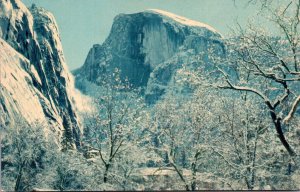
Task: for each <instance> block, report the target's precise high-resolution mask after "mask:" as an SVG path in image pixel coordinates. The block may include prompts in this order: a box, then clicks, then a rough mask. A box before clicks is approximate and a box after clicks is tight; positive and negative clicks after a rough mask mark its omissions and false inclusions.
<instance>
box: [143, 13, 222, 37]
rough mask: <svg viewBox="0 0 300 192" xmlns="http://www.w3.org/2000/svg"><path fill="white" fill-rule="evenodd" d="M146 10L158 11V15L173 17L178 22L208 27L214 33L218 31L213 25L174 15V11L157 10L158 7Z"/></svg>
mask: <svg viewBox="0 0 300 192" xmlns="http://www.w3.org/2000/svg"><path fill="white" fill-rule="evenodd" d="M148 11H150V12H154V13H158V14H160V15H163V16H166V17H169V18H170V19H173V20H175V21H177V22H178V23H181V24H183V25H187V26H194V27H202V28H206V29H208V30H210V31H212V32H214V33H218V31H217V30H216V29H214V28H213V27H211V26H209V25H207V24H205V23H201V22H199V21H194V20H191V19H188V18H186V17H182V16H179V15H175V14H174V13H170V12H167V11H163V10H159V9H148Z"/></svg>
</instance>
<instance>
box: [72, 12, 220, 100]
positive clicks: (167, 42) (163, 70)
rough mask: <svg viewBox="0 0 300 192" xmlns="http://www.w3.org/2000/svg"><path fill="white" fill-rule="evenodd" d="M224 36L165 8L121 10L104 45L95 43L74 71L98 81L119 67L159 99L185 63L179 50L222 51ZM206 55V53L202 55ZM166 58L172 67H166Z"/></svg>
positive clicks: (153, 98) (131, 81)
mask: <svg viewBox="0 0 300 192" xmlns="http://www.w3.org/2000/svg"><path fill="white" fill-rule="evenodd" d="M221 39H222V37H221V35H220V34H219V33H218V32H217V31H216V30H215V29H213V28H212V27H210V26H208V25H206V24H203V23H200V22H197V21H192V20H189V19H187V18H184V17H181V16H177V15H175V14H172V13H168V12H166V11H162V10H147V11H144V12H141V13H136V14H120V15H118V16H117V17H116V18H115V19H114V22H113V25H112V29H111V32H110V35H109V37H108V38H107V39H106V41H105V42H104V43H103V45H94V46H93V48H92V49H91V50H90V52H89V54H88V56H87V59H86V61H85V63H84V65H83V66H82V67H81V68H80V69H78V70H76V71H75V72H74V74H75V76H76V78H77V80H79V81H80V80H81V79H87V80H89V81H92V82H95V81H97V80H98V79H99V78H101V76H102V75H101V74H103V73H111V72H112V71H113V69H114V68H120V70H121V76H122V77H123V78H126V77H127V78H128V79H129V82H130V83H131V84H133V85H134V86H136V87H146V94H150V96H147V95H146V98H149V100H157V99H158V98H159V97H160V96H161V95H162V94H163V93H164V92H165V89H166V87H167V86H168V83H169V82H170V80H171V79H172V76H173V75H174V74H175V71H176V70H177V69H178V68H180V66H182V64H183V63H178V60H176V59H175V58H180V54H179V53H180V52H182V51H189V50H193V51H194V55H198V54H199V53H200V52H206V53H208V49H210V48H213V49H218V50H219V51H221V52H223V51H224V50H223V43H222V41H221ZM183 55H184V54H183ZM204 55H205V54H204ZM207 58H208V57H207V54H206V58H205V57H203V58H202V59H206V60H207ZM166 62H169V63H170V66H169V67H163V66H166V64H165V63H166ZM159 76H160V77H159ZM152 78H156V79H152ZM154 82H155V85H157V86H154V85H153V83H154ZM152 95H153V96H152ZM149 102H152V101H149Z"/></svg>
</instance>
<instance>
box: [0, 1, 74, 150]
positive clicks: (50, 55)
mask: <svg viewBox="0 0 300 192" xmlns="http://www.w3.org/2000/svg"><path fill="white" fill-rule="evenodd" d="M0 38H2V39H3V40H4V41H6V42H7V43H8V44H9V45H10V46H11V47H12V48H14V49H15V50H16V51H17V52H19V53H20V54H21V57H22V56H23V57H24V59H25V60H28V61H27V62H28V63H30V64H28V66H27V67H25V68H24V67H22V68H21V69H20V70H22V71H25V72H26V73H28V74H29V76H30V78H31V79H32V85H31V86H33V88H34V90H35V91H38V92H39V93H38V94H39V95H41V96H40V98H39V103H41V107H42V109H43V113H44V116H45V117H46V119H49V120H50V121H52V122H55V123H57V124H58V126H57V127H58V132H61V133H60V135H62V132H67V138H68V143H70V144H71V145H73V144H74V143H76V144H77V146H79V136H80V130H79V126H78V120H77V115H76V113H75V110H74V106H73V105H74V103H72V102H71V100H72V96H71V94H72V86H73V85H72V84H73V81H72V78H71V76H70V74H69V72H68V69H67V67H66V64H65V59H64V55H63V50H62V46H61V42H60V38H59V32H58V29H57V25H56V22H55V19H54V17H53V15H52V14H51V13H49V12H47V11H46V10H44V9H42V8H37V7H35V6H33V7H31V9H30V10H28V9H27V8H26V7H25V6H24V5H23V4H22V2H20V1H19V0H8V1H4V0H0ZM8 67H9V66H8ZM31 69H34V70H31ZM33 71H34V72H33ZM41 98H43V99H41ZM28 102H30V101H28ZM3 106H4V105H3V104H2V107H3ZM21 115H22V114H21ZM13 118H14V117H11V119H13Z"/></svg>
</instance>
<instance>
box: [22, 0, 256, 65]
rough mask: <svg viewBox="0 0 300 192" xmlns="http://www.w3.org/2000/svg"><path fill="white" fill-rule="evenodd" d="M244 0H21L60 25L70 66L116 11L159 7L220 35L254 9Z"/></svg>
mask: <svg viewBox="0 0 300 192" xmlns="http://www.w3.org/2000/svg"><path fill="white" fill-rule="evenodd" d="M246 1H247V0H237V1H236V2H237V5H236V6H234V3H233V0H23V2H24V3H25V4H26V5H27V6H30V5H31V4H32V3H35V4H36V5H37V6H41V7H44V8H45V9H47V10H49V11H51V12H52V13H53V15H54V16H55V18H56V21H57V23H58V26H59V29H60V35H61V40H62V44H63V48H64V53H65V57H66V60H67V64H68V66H69V69H71V70H72V69H75V68H78V67H80V66H82V65H83V63H84V60H85V58H86V56H87V53H88V51H89V49H90V48H91V47H92V45H93V44H96V43H100V44H101V43H102V42H103V41H104V40H105V38H106V37H107V36H108V34H109V31H110V28H111V25H112V22H113V18H114V17H115V16H116V15H118V14H119V13H135V12H140V11H143V10H146V9H150V8H153V9H162V10H166V11H169V12H172V13H175V14H178V15H181V16H184V17H188V18H190V19H193V20H197V21H200V22H203V23H206V24H209V25H211V26H212V27H214V28H215V29H217V30H218V31H219V32H221V33H222V34H223V35H225V36H226V34H227V33H228V32H229V28H228V27H229V26H232V25H234V24H235V22H236V20H238V21H239V22H240V23H246V21H247V19H248V18H249V17H250V16H252V15H253V14H254V12H255V8H254V7H251V6H250V7H247V8H246V7H245V4H246Z"/></svg>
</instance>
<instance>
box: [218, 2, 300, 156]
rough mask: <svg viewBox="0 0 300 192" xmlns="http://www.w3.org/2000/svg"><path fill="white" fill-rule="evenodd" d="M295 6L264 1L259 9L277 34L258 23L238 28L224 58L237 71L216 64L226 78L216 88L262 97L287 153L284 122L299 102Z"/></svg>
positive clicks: (298, 38) (299, 27)
mask: <svg viewBox="0 0 300 192" xmlns="http://www.w3.org/2000/svg"><path fill="white" fill-rule="evenodd" d="M299 8H300V1H299V0H297V1H296V0H292V1H291V2H290V3H288V5H286V6H284V7H278V8H276V9H273V6H272V5H271V4H266V5H265V7H264V8H263V11H264V12H266V15H267V16H268V18H267V19H268V20H269V21H271V22H272V23H273V24H274V26H276V27H277V29H278V30H279V34H276V33H273V34H272V33H267V32H266V31H265V30H263V29H262V27H254V26H253V25H249V28H248V29H247V30H242V29H241V28H240V30H239V32H238V33H237V34H236V36H237V37H236V38H235V39H234V40H232V41H231V43H230V45H229V46H228V48H229V50H228V52H229V53H231V55H229V57H228V58H227V61H225V63H226V65H228V66H229V65H231V66H232V67H233V68H234V69H235V70H236V71H237V72H238V75H237V79H235V78H233V77H232V76H230V75H229V73H228V71H226V70H225V69H224V68H222V67H220V66H217V67H218V70H219V72H221V74H223V77H224V79H225V82H226V84H222V85H220V84H219V85H218V87H219V88H223V89H232V90H237V91H242V92H250V93H253V94H255V95H257V96H258V97H259V98H261V99H262V101H263V102H264V103H265V106H266V107H267V108H268V109H269V113H270V118H271V119H272V122H273V124H274V126H275V128H276V131H277V135H278V138H279V139H280V141H281V143H282V145H283V146H284V147H285V149H286V150H287V152H288V153H289V155H290V156H291V157H295V156H296V155H297V154H296V152H295V150H294V149H293V148H292V146H291V145H290V143H289V142H288V140H287V139H286V137H285V135H284V126H285V124H286V123H287V122H288V121H289V120H290V119H291V118H292V117H293V116H294V115H295V112H296V110H297V107H298V106H299V103H300V91H299V90H300V89H299V85H300V72H299V67H300V64H299V55H300V54H299V49H300V47H299V42H300V33H299V31H300V25H299V24H300V17H299ZM274 30H275V29H274ZM232 42H233V43H232ZM236 42H237V43H236ZM223 62H224V60H223Z"/></svg>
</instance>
